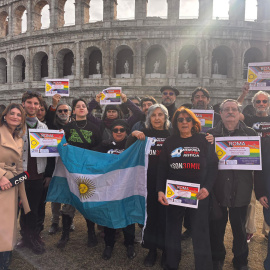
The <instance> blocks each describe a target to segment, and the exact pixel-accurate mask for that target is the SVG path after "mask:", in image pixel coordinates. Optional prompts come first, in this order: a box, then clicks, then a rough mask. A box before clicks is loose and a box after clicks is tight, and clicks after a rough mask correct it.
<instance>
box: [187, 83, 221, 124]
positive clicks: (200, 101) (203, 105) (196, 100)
mask: <svg viewBox="0 0 270 270" xmlns="http://www.w3.org/2000/svg"><path fill="white" fill-rule="evenodd" d="M191 102H192V109H196V110H212V107H211V106H209V103H210V95H209V92H208V91H207V89H205V88H202V87H197V88H196V89H195V90H194V91H193V93H192V95H191ZM220 120H221V117H220V115H219V114H218V113H216V112H215V113H214V127H215V126H216V125H217V123H218V122H219V121H220Z"/></svg>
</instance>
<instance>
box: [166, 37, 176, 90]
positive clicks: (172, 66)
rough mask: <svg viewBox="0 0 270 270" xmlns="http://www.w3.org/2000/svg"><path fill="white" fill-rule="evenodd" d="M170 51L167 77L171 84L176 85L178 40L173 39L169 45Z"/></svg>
mask: <svg viewBox="0 0 270 270" xmlns="http://www.w3.org/2000/svg"><path fill="white" fill-rule="evenodd" d="M169 52H170V53H168V52H167V57H168V58H167V72H166V73H167V78H168V84H169V85H175V78H176V76H177V75H176V74H177V73H178V72H177V67H178V63H177V62H178V57H177V50H176V41H175V40H172V41H171V42H170V45H169Z"/></svg>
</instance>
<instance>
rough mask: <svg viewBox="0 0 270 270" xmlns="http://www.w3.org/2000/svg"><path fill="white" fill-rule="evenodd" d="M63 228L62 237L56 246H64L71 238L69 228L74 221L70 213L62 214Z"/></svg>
mask: <svg viewBox="0 0 270 270" xmlns="http://www.w3.org/2000/svg"><path fill="white" fill-rule="evenodd" d="M62 223H63V230H62V236H61V239H60V240H59V241H58V243H57V245H56V247H57V248H64V247H65V246H66V244H67V242H68V240H69V229H70V225H71V223H72V218H71V217H70V216H69V215H65V214H62Z"/></svg>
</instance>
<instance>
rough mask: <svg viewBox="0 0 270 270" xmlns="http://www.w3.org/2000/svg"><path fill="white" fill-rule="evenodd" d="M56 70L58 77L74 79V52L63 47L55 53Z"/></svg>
mask: <svg viewBox="0 0 270 270" xmlns="http://www.w3.org/2000/svg"><path fill="white" fill-rule="evenodd" d="M57 70H58V77H59V78H68V79H74V76H75V71H76V70H75V61H74V54H73V52H72V51H71V50H69V49H63V50H61V51H60V52H58V54H57Z"/></svg>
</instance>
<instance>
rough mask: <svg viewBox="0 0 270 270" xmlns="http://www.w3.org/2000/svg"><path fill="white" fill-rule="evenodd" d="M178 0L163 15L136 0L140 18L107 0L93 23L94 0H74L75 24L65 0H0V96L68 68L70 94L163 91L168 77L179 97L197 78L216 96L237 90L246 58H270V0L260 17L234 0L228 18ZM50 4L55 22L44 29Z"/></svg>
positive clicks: (206, 5) (15, 94)
mask: <svg viewBox="0 0 270 270" xmlns="http://www.w3.org/2000/svg"><path fill="white" fill-rule="evenodd" d="M180 1H181V0H167V3H168V16H167V17H168V19H161V18H157V17H147V2H148V1H147V0H135V10H134V12H135V19H134V20H125V21H120V20H117V0H103V18H104V20H103V21H99V22H95V23H89V9H91V1H90V0H76V1H75V25H73V26H65V27H64V24H65V22H64V5H65V2H66V0H2V1H1V0H0V92H1V95H0V103H9V102H10V100H13V101H19V100H20V97H21V94H22V93H23V92H24V91H25V89H32V90H38V91H40V92H43V89H44V88H45V85H44V79H45V78H46V77H48V78H61V77H64V76H65V77H68V78H70V81H71V93H72V97H78V96H83V97H90V96H93V95H94V94H95V93H97V92H98V91H100V90H101V89H104V88H106V87H109V86H122V87H123V90H124V92H126V93H127V94H128V95H138V96H143V95H146V94H149V95H153V96H155V97H157V98H159V97H160V93H159V88H160V87H161V86H162V85H172V86H175V87H176V88H178V89H179V90H180V93H181V95H180V98H179V101H178V103H179V104H180V103H185V102H189V100H190V92H191V91H192V90H193V89H194V88H195V87H197V86H204V87H206V88H207V89H208V90H209V91H210V92H211V96H212V103H217V102H220V101H221V100H223V99H224V98H228V97H230V98H231V97H237V96H238V94H239V92H240V88H241V86H242V84H243V82H244V81H245V76H246V66H247V64H248V63H249V62H261V61H270V17H269V14H267V12H268V11H269V10H270V1H269V0H258V18H257V21H256V22H249V21H244V19H245V0H231V1H230V10H229V20H212V10H213V0H200V1H199V3H200V8H199V18H198V19H190V20H187V19H185V20H182V19H179V3H180ZM47 4H48V5H49V9H50V27H49V28H48V29H41V10H42V8H43V7H44V6H45V5H47ZM25 10H26V11H27V31H26V32H25V33H21V16H22V14H23V12H24V11H25ZM126 61H127V62H128V68H127V66H126V69H125V68H124V64H125V62H126ZM98 62H99V64H100V66H99V67H98V68H97V63H98ZM216 62H217V63H218V64H217V65H216V66H215V63H216ZM98 70H99V72H98Z"/></svg>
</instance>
